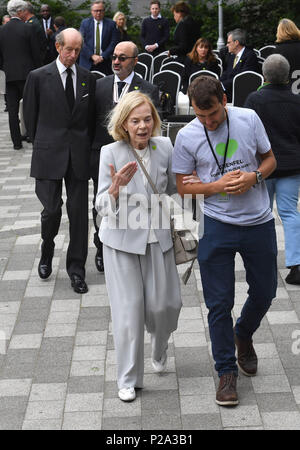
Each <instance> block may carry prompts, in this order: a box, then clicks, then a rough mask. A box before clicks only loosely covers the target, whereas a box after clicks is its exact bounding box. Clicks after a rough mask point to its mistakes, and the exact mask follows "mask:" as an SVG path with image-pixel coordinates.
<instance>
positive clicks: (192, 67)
mask: <svg viewBox="0 0 300 450" xmlns="http://www.w3.org/2000/svg"><path fill="white" fill-rule="evenodd" d="M199 70H210V71H211V72H214V73H216V74H218V72H219V67H218V61H217V60H216V59H215V60H214V61H211V62H205V63H193V61H192V60H191V59H190V58H189V57H188V56H187V57H186V58H185V61H184V72H183V75H182V92H183V93H184V94H186V91H187V88H188V84H189V78H190V76H191V75H192V74H193V73H195V72H198V71H199Z"/></svg>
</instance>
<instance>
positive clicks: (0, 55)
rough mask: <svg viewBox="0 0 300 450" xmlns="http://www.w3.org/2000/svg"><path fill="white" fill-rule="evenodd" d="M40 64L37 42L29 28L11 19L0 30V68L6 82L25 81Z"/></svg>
mask: <svg viewBox="0 0 300 450" xmlns="http://www.w3.org/2000/svg"><path fill="white" fill-rule="evenodd" d="M41 64H42V61H41V54H40V46H39V42H38V40H37V39H36V36H35V34H34V31H33V28H32V27H31V26H29V25H27V24H25V23H24V22H22V21H21V20H19V19H14V18H12V19H11V20H10V21H9V22H8V23H7V24H5V26H4V27H1V28H0V67H1V69H2V70H3V71H4V72H5V76H6V81H21V80H26V78H27V75H28V73H29V72H30V71H31V70H33V69H36V68H37V67H40V66H41Z"/></svg>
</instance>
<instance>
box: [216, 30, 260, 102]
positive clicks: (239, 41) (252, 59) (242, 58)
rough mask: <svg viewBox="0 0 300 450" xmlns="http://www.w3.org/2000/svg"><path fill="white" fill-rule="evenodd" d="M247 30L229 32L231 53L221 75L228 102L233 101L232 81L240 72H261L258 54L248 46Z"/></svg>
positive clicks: (228, 44)
mask: <svg viewBox="0 0 300 450" xmlns="http://www.w3.org/2000/svg"><path fill="white" fill-rule="evenodd" d="M245 45H246V32H245V31H244V30H241V29H240V28H236V29H235V30H233V31H229V33H227V47H228V52H229V53H230V54H231V55H230V57H229V58H228V63H227V68H226V70H225V71H224V72H223V75H222V76H221V82H222V83H223V86H224V88H225V92H226V95H227V100H228V102H231V101H232V82H233V78H234V77H235V75H237V74H238V73H242V72H246V70H252V71H254V72H259V67H258V61H257V56H256V54H255V52H254V51H253V50H251V49H250V48H247V47H246V46H245Z"/></svg>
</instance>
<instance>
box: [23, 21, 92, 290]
mask: <svg viewBox="0 0 300 450" xmlns="http://www.w3.org/2000/svg"><path fill="white" fill-rule="evenodd" d="M81 47H82V36H81V34H80V33H79V31H77V30H75V29H74V28H67V29H65V30H63V31H62V32H61V33H60V34H59V35H58V36H57V40H56V48H57V51H58V53H59V57H58V58H57V59H56V60H55V61H53V62H52V63H50V64H48V65H46V66H43V67H41V68H40V69H37V70H34V71H32V72H31V73H30V74H29V76H28V80H27V82H26V85H25V89H24V117H25V124H26V128H27V130H28V133H29V136H30V138H31V140H32V142H33V153H32V161H31V176H32V177H34V178H35V179H36V194H37V196H38V198H39V200H40V202H41V203H42V205H43V208H44V209H43V211H42V213H41V234H42V239H43V243H42V255H41V259H40V263H39V267H38V273H39V276H40V278H42V279H46V278H48V277H49V275H50V274H51V272H52V258H53V253H54V238H55V236H56V235H57V233H58V229H59V226H60V221H61V214H62V212H61V206H62V204H63V201H62V198H61V195H62V180H63V179H64V181H65V187H66V193H67V203H66V206H67V213H68V217H69V222H70V225H69V233H70V242H69V247H68V251H67V261H66V267H67V272H68V275H69V277H70V279H71V284H72V287H73V289H74V291H75V292H77V293H80V294H84V293H85V292H87V291H88V287H87V285H86V283H85V280H84V279H85V262H86V257H87V251H88V180H89V158H90V144H91V141H92V137H93V131H94V130H93V124H94V101H95V78H94V76H93V75H92V74H91V73H90V72H89V71H87V70H86V69H84V68H82V67H80V66H78V65H77V64H76V59H77V57H78V55H79V53H80V50H81Z"/></svg>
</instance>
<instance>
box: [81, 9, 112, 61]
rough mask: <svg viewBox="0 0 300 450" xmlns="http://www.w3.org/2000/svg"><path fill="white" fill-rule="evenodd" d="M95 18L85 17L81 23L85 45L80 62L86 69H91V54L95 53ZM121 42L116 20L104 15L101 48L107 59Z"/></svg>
mask: <svg viewBox="0 0 300 450" xmlns="http://www.w3.org/2000/svg"><path fill="white" fill-rule="evenodd" d="M94 24H95V22H94V18H93V17H89V18H88V19H83V21H82V22H81V25H80V30H79V31H80V32H81V34H82V36H83V47H82V50H81V52H80V59H79V64H80V65H81V66H82V67H85V68H86V69H90V68H91V66H92V60H91V56H92V55H93V54H94V53H95V51H94V48H95V29H94ZM118 42H119V32H118V30H117V27H116V22H114V21H113V20H111V19H107V18H106V17H104V19H103V28H102V37H101V49H102V55H101V56H103V58H104V59H105V60H109V58H110V56H111V55H112V54H113V51H114V48H115V46H116V45H117V43H118Z"/></svg>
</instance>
